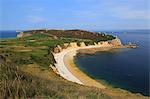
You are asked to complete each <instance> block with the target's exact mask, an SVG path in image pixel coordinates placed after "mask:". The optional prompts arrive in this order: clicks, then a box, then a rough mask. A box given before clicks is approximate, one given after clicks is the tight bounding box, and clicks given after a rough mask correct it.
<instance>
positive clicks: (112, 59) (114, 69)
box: [75, 30, 150, 96]
mask: <svg viewBox="0 0 150 99" xmlns="http://www.w3.org/2000/svg"><path fill="white" fill-rule="evenodd" d="M123 32H124V33H123ZM109 33H111V32H109ZM114 33H115V34H114ZM114 33H113V34H114V35H117V36H118V37H119V38H121V40H122V42H123V43H126V42H134V43H136V44H137V45H139V47H138V48H136V49H130V48H126V49H113V50H110V51H109V52H97V53H95V54H78V55H77V56H76V58H75V62H76V63H77V65H78V67H79V68H80V69H81V70H83V71H84V72H86V73H87V74H88V75H90V76H91V77H93V78H95V79H97V80H99V79H101V80H104V81H105V82H106V83H108V84H110V85H113V86H114V87H118V88H122V89H126V90H128V91H131V92H134V93H141V94H143V95H148V96H149V71H150V64H149V50H150V49H149V37H150V33H149V31H148V30H138V31H119V32H114ZM111 34H112V33H111Z"/></svg>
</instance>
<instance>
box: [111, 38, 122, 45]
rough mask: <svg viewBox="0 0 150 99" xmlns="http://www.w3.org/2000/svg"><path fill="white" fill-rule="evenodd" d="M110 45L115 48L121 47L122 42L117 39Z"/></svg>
mask: <svg viewBox="0 0 150 99" xmlns="http://www.w3.org/2000/svg"><path fill="white" fill-rule="evenodd" d="M110 44H112V45H114V46H121V45H122V44H121V41H120V39H119V38H117V37H116V39H113V40H111V41H110Z"/></svg>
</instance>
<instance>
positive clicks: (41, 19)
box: [27, 15, 46, 23]
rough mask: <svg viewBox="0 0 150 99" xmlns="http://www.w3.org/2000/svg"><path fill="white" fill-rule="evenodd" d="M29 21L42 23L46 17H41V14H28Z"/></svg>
mask: <svg viewBox="0 0 150 99" xmlns="http://www.w3.org/2000/svg"><path fill="white" fill-rule="evenodd" d="M27 18H28V21H30V22H32V23H42V22H45V21H46V19H45V18H43V17H39V16H32V15H31V16H27Z"/></svg>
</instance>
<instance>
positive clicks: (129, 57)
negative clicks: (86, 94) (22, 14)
mask: <svg viewBox="0 0 150 99" xmlns="http://www.w3.org/2000/svg"><path fill="white" fill-rule="evenodd" d="M99 32H106V33H107V34H112V35H115V36H117V37H118V38H120V39H121V41H122V43H123V44H127V43H128V42H132V43H135V44H137V45H138V46H139V47H138V48H135V49H132V48H124V49H112V50H110V51H103V52H96V53H94V54H83V53H82V54H78V55H77V56H76V57H75V62H76V64H77V66H78V68H80V69H81V70H82V71H83V72H85V73H87V74H88V75H89V76H91V77H92V78H94V79H96V80H97V81H103V82H105V83H106V84H108V85H110V86H112V87H115V88H121V89H125V90H128V91H130V92H133V93H140V94H143V95H145V96H150V94H149V92H150V91H149V88H150V86H149V83H150V79H149V78H150V74H149V72H150V62H149V60H150V57H149V55H150V40H149V38H150V30H115V31H114V30H112V31H99ZM17 34H18V32H16V31H15V30H8V31H6V30H5V31H0V39H1V38H16V36H17Z"/></svg>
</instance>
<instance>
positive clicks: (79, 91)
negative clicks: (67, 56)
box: [0, 30, 143, 99]
mask: <svg viewBox="0 0 150 99" xmlns="http://www.w3.org/2000/svg"><path fill="white" fill-rule="evenodd" d="M24 33H25V35H26V34H30V35H28V36H23V37H21V38H14V39H0V73H1V75H0V78H1V80H0V96H1V97H2V98H4V97H14V98H18V97H34V98H45V97H47V98H54V99H57V98H63V99H78V98H82V99H87V98H89V99H95V98H98V99H109V98H117V97H119V98H126V97H127V98H129V97H130V96H133V98H134V97H135V98H136V97H140V98H141V97H142V98H143V96H141V95H134V94H131V93H130V94H125V95H124V96H120V95H119V94H117V95H115V96H114V95H113V94H114V93H115V92H114V93H113V92H112V93H110V92H109V93H107V91H103V90H101V89H98V88H95V87H86V86H82V85H79V84H75V83H73V82H69V81H67V80H64V79H63V78H62V77H60V76H59V75H57V74H55V73H54V72H53V71H52V70H51V69H50V68H49V65H50V64H51V65H54V63H55V60H54V57H53V54H52V53H51V52H52V51H53V48H54V47H56V46H57V45H61V44H63V43H69V42H86V44H87V45H89V44H93V43H94V42H95V41H96V42H98V41H106V40H111V39H114V38H115V37H113V36H111V35H105V34H103V33H102V34H97V33H93V32H89V31H83V30H34V31H33V30H32V31H25V32H24ZM115 94H116V93H115Z"/></svg>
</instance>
